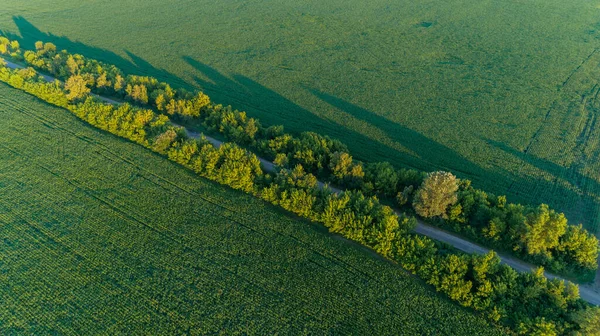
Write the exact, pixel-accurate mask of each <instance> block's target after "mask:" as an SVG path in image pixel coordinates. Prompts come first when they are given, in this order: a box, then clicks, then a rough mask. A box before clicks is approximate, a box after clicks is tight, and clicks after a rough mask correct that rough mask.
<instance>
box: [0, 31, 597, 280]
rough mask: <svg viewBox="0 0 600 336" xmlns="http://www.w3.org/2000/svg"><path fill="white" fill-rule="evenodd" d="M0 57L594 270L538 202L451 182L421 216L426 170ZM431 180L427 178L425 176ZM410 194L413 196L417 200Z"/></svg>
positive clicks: (162, 90) (207, 107)
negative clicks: (361, 157)
mask: <svg viewBox="0 0 600 336" xmlns="http://www.w3.org/2000/svg"><path fill="white" fill-rule="evenodd" d="M0 44H1V45H3V46H4V47H3V50H5V54H6V55H9V56H12V57H16V58H21V59H23V60H24V61H25V62H26V63H27V64H29V65H31V66H32V67H34V68H36V69H38V70H40V71H43V72H47V73H49V74H51V75H53V76H55V77H56V78H59V79H61V80H63V81H65V83H66V84H65V88H66V91H67V98H69V99H71V100H73V99H76V98H80V97H83V96H85V95H86V94H87V93H88V92H89V91H90V90H92V91H93V92H95V93H97V94H100V95H103V96H109V97H114V98H115V99H120V100H123V101H127V102H129V103H130V104H133V105H139V106H141V107H144V108H152V109H154V111H155V112H158V113H160V114H164V115H167V116H169V117H170V118H172V119H173V120H174V121H176V122H178V123H180V124H183V125H185V126H187V127H190V128H198V127H201V128H204V129H207V130H208V131H210V132H215V133H218V134H220V135H222V136H223V137H225V138H226V139H228V140H229V141H232V142H235V143H236V144H238V145H239V146H242V147H246V148H249V149H252V150H254V151H256V152H257V153H259V155H261V156H263V157H265V158H267V159H269V160H272V161H274V162H275V163H276V164H277V165H279V166H281V167H284V168H287V169H293V168H294V167H296V166H297V165H301V166H302V169H303V171H304V172H307V173H310V174H312V175H314V176H315V177H317V178H318V179H320V180H323V181H328V182H330V183H333V184H335V185H337V186H340V187H344V188H347V189H350V190H356V191H360V192H361V194H362V195H366V196H377V197H378V198H379V199H381V200H387V201H388V203H391V202H392V201H396V202H397V204H398V205H399V206H400V207H402V208H403V209H404V210H406V211H410V212H413V213H416V214H417V215H419V216H420V217H421V218H423V219H425V220H427V221H428V222H430V223H433V224H436V225H438V226H441V227H444V228H446V229H450V230H452V231H454V232H457V233H460V234H462V235H464V236H466V237H468V238H470V239H472V240H475V241H478V242H482V243H484V244H486V245H488V246H491V247H494V248H497V249H501V250H503V251H506V252H509V253H512V254H513V255H516V256H518V257H520V258H522V259H523V260H525V261H528V262H531V263H534V264H536V265H541V266H544V267H546V268H547V269H549V270H551V271H552V272H555V273H557V274H562V275H567V276H570V277H574V278H577V279H579V280H581V281H591V280H593V277H594V275H595V271H596V269H597V267H598V263H597V258H598V240H597V238H596V237H595V236H594V235H592V234H591V233H589V232H587V231H586V230H585V229H583V228H582V226H581V225H579V226H576V225H568V224H567V219H566V218H565V216H564V215H563V214H560V213H557V212H555V211H554V210H552V209H549V207H548V206H547V205H545V204H542V205H539V206H524V205H520V204H512V203H507V201H506V197H505V196H496V195H493V194H491V193H487V192H485V191H483V190H478V189H475V188H473V187H471V182H470V181H469V180H466V179H463V180H458V179H455V183H454V186H455V189H454V190H452V192H450V195H448V197H449V198H448V199H447V202H445V203H443V204H437V205H436V209H435V211H433V212H432V211H429V210H428V207H431V202H430V201H427V200H425V199H423V196H424V195H426V193H425V192H424V189H427V188H431V186H428V185H427V184H424V179H425V177H426V176H427V174H426V173H425V172H421V171H416V170H407V169H395V168H394V167H393V166H392V165H391V164H390V163H388V162H377V163H366V164H365V163H363V162H360V161H357V160H354V159H353V157H352V155H351V153H349V151H348V148H347V147H346V146H345V145H344V144H343V143H341V142H340V141H337V140H334V139H330V138H329V137H327V136H322V135H319V134H317V133H313V132H304V133H301V134H299V135H298V136H294V135H292V134H290V133H285V132H284V130H283V126H270V127H263V126H262V125H261V123H260V121H259V120H257V119H254V118H249V117H247V115H246V113H245V112H240V111H236V110H232V109H231V107H229V106H223V105H220V104H214V103H212V102H211V101H210V98H209V97H208V96H207V95H205V94H204V93H202V92H195V93H192V92H188V91H186V90H182V89H174V88H172V87H171V86H170V85H169V84H168V83H164V82H160V81H158V80H157V79H155V78H152V77H144V76H135V75H125V74H124V73H123V72H122V71H121V70H119V69H118V68H116V67H115V66H113V65H109V64H105V63H102V62H99V61H97V60H94V59H89V58H86V57H84V56H82V55H78V54H70V53H68V52H67V51H65V50H63V51H57V48H56V46H55V45H53V44H52V43H43V42H41V41H40V42H38V43H36V45H35V47H36V50H35V51H29V50H27V51H24V52H23V53H21V52H20V49H19V48H20V47H19V45H18V43H17V42H16V41H9V40H8V39H5V38H3V39H2V40H1V41H0ZM430 178H431V177H430ZM415 196H418V197H416V199H415Z"/></svg>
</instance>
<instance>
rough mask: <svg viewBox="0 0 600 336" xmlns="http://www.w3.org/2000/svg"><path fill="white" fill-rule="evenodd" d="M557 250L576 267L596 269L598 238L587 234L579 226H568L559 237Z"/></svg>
mask: <svg viewBox="0 0 600 336" xmlns="http://www.w3.org/2000/svg"><path fill="white" fill-rule="evenodd" d="M560 240H561V241H560V245H559V247H558V250H559V251H561V252H565V253H566V255H567V256H569V257H570V258H571V259H572V260H575V262H577V264H578V265H580V266H581V267H584V268H587V269H592V270H593V269H596V268H597V267H598V238H596V237H595V236H593V235H592V234H591V233H589V232H587V231H586V230H585V229H584V228H583V227H582V226H581V224H579V225H577V226H573V225H569V226H568V228H567V233H566V234H565V235H564V236H563V237H561V239H560Z"/></svg>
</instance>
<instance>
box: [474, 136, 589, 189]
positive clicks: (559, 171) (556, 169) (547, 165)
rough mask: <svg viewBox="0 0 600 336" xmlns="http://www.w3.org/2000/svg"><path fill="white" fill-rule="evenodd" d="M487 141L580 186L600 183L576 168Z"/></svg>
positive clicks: (587, 186) (496, 142)
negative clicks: (572, 168)
mask: <svg viewBox="0 0 600 336" xmlns="http://www.w3.org/2000/svg"><path fill="white" fill-rule="evenodd" d="M486 142H487V143H488V144H490V145H491V146H494V147H496V148H498V149H500V150H502V151H504V152H506V153H508V154H511V155H513V156H515V157H517V158H519V159H520V160H522V161H524V162H527V163H529V164H530V165H532V166H534V167H536V168H538V169H540V170H543V171H545V172H547V173H549V174H552V175H553V176H554V177H557V178H561V177H562V178H565V177H568V180H569V182H571V183H573V184H575V185H576V186H577V187H578V188H581V189H583V188H587V189H590V190H598V189H599V187H600V183H598V181H596V180H594V179H592V178H589V177H587V176H585V175H583V174H581V173H579V172H578V171H576V170H570V169H569V168H566V167H563V166H560V165H557V164H556V163H554V162H551V161H548V160H545V159H541V158H538V157H535V156H533V155H527V154H525V153H523V152H521V151H518V150H516V149H514V148H512V147H509V146H507V145H506V144H505V143H501V142H498V141H494V140H491V139H487V140H486Z"/></svg>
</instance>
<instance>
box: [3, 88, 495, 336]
mask: <svg viewBox="0 0 600 336" xmlns="http://www.w3.org/2000/svg"><path fill="white" fill-rule="evenodd" d="M0 111H1V114H2V118H1V119H0V136H1V137H2V139H4V140H5V141H3V142H2V143H1V144H0V156H2V160H0V175H2V178H1V181H2V186H1V187H0V236H1V237H2V238H1V239H2V244H0V255H1V257H2V263H1V265H0V270H1V271H0V279H1V282H2V286H3V290H2V291H1V294H0V295H1V297H2V305H1V306H0V321H1V323H0V333H1V334H3V335H21V334H27V335H49V334H67V335H69V334H85V335H98V334H104V335H131V334H153V335H156V334H158V335H174V334H186V333H187V334H217V333H225V334H248V335H256V334H259V335H264V334H274V333H281V334H327V333H334V334H368V333H376V334H378V335H390V334H393V335H415V334H417V335H422V334H435V333H440V332H441V333H446V334H451V335H473V334H478V335H489V336H492V335H504V334H506V331H505V330H503V329H502V328H498V327H497V326H494V325H492V324H490V323H489V322H486V321H485V319H483V318H482V317H481V316H478V315H477V314H473V313H472V312H469V311H468V310H466V309H462V308H461V307H458V306H457V305H456V304H453V303H452V302H450V301H449V300H447V299H445V298H443V297H441V296H440V295H437V294H436V293H434V292H432V291H431V290H430V289H429V288H427V287H428V286H427V285H425V284H423V283H422V282H421V281H419V280H418V279H416V278H415V277H414V276H411V275H409V274H407V273H406V272H405V271H403V270H401V269H400V268H399V267H397V266H395V265H393V264H391V263H389V262H386V261H384V260H381V258H379V257H377V256H375V255H373V254H372V253H369V252H368V251H365V249H364V248H362V247H360V246H356V245H351V244H348V243H347V242H346V241H342V240H340V239H336V238H335V237H332V236H331V235H328V234H327V233H326V232H324V230H323V229H322V227H320V226H317V225H311V224H310V223H307V222H305V221H302V220H299V219H297V218H295V216H290V215H286V214H285V213H283V212H281V211H277V209H276V208H274V207H273V206H270V205H269V204H267V203H265V202H263V201H261V200H259V199H256V198H254V197H250V196H248V195H245V194H243V193H241V192H235V191H233V190H231V189H229V188H224V187H223V186H221V185H218V184H215V183H211V182H210V181H207V180H205V179H200V178H197V176H196V175H195V174H194V173H193V172H191V171H189V170H188V169H185V168H183V167H181V166H180V165H178V164H174V163H173V162H170V161H168V160H165V159H164V158H161V157H159V156H157V155H155V154H153V153H152V152H150V151H148V150H145V149H144V148H142V147H141V146H138V145H135V144H133V143H131V142H129V141H124V140H123V139H119V138H117V137H115V136H113V135H112V134H108V133H106V132H102V131H100V130H98V129H95V128H92V127H89V126H87V125H86V124H85V123H83V122H80V121H79V120H78V119H77V118H76V117H75V116H74V115H72V114H71V113H69V112H67V111H66V110H63V109H59V108H54V107H52V106H49V105H47V104H44V103H42V102H40V101H39V100H38V99H36V98H35V97H31V96H29V95H27V94H25V93H23V92H20V91H19V90H16V89H12V88H10V87H8V86H7V85H5V84H3V83H0Z"/></svg>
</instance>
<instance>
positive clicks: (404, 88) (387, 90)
mask: <svg viewBox="0 0 600 336" xmlns="http://www.w3.org/2000/svg"><path fill="white" fill-rule="evenodd" d="M48 3H49V1H48V0H29V1H21V0H5V1H3V4H4V9H5V10H4V11H3V12H2V13H0V29H1V30H2V31H3V33H4V35H8V36H10V37H11V39H13V40H14V39H18V40H19V42H21V46H23V47H26V48H27V49H33V48H34V43H35V41H38V40H42V41H49V42H52V43H54V44H55V45H56V46H57V48H58V49H59V50H60V49H63V48H66V49H67V50H69V51H71V52H73V53H79V54H83V55H86V56H88V57H92V58H96V59H99V60H103V61H105V62H107V63H110V64H115V65H116V66H118V67H119V68H121V69H123V70H124V71H125V72H126V73H130V74H144V75H148V76H152V77H155V78H158V79H159V80H161V81H165V82H168V83H171V84H172V85H177V87H180V86H184V87H185V88H186V89H188V90H191V89H198V88H201V89H202V90H203V91H204V92H205V93H207V94H208V95H209V96H210V97H211V98H212V99H213V100H214V101H216V102H225V103H227V104H232V105H233V106H234V107H235V108H237V109H239V110H244V111H247V112H248V117H253V118H258V119H260V120H261V122H263V125H264V126H269V125H277V124H282V125H284V126H285V129H286V131H288V132H291V133H293V134H299V133H300V132H302V131H313V132H317V133H319V134H325V135H328V136H330V137H332V138H336V139H340V140H341V141H342V142H343V143H345V144H346V145H348V147H349V149H350V152H351V153H352V156H353V157H354V158H355V159H360V160H362V161H364V162H371V161H372V162H375V161H390V162H391V163H392V164H393V165H394V166H395V167H404V168H415V169H418V170H420V171H436V170H443V171H450V172H453V173H454V174H456V175H457V176H458V177H459V178H461V179H470V180H472V181H473V186H475V187H476V188H477V189H482V190H486V191H488V192H491V193H493V194H495V195H507V198H508V200H509V202H512V203H523V204H540V203H547V204H548V205H549V206H550V208H553V209H556V210H557V211H558V212H564V213H565V214H566V217H567V218H568V219H569V222H570V223H574V224H577V223H583V225H584V228H586V229H587V230H589V231H590V232H593V233H595V234H598V233H599V230H598V224H599V223H600V215H599V214H600V207H599V206H598V205H599V204H600V202H599V200H600V183H599V181H600V177H599V175H600V174H599V172H600V161H599V160H597V159H596V158H597V157H598V152H599V149H600V146H599V144H600V134H599V132H600V128H598V127H597V125H598V124H597V123H594V122H593V120H594V119H595V118H596V117H597V113H596V112H595V108H597V106H598V101H597V99H596V97H597V95H596V91H597V89H598V87H596V88H594V87H595V84H596V83H597V82H598V79H599V78H600V68H599V67H598V66H597V65H598V63H599V62H600V53H598V52H595V49H596V48H597V40H598V36H599V33H600V30H598V27H597V22H598V20H597V13H596V11H597V8H596V7H597V3H595V2H593V1H589V0H582V1H571V2H568V1H564V0H545V1H541V0H533V1H519V2H516V3H515V2H503V1H484V2H482V1H477V0H467V1H458V0H450V1H445V2H440V1H438V2H436V3H435V4H434V5H431V4H430V3H428V2H425V1H409V0H400V1H394V2H391V1H389V0H376V1H371V2H368V3H366V2H361V1H357V0H354V1H342V0H331V1H323V2H318V3H317V2H314V1H311V2H309V1H293V2H289V1H287V2H282V1H266V2H262V1H261V2H255V3H251V4H250V3H249V4H245V5H240V4H239V3H238V2H233V1H231V2H227V3H219V5H215V4H214V3H210V4H208V3H204V4H202V5H200V6H199V5H198V3H197V2H196V1H190V0H182V1H180V2H179V3H178V5H177V6H170V5H168V4H166V3H164V2H163V1H158V0H147V1H137V2H134V1H129V2H127V3H124V4H123V5H122V6H121V7H118V6H114V5H112V4H111V3H108V2H101V1H97V2H91V1H88V2H86V5H85V6H82V5H81V3H80V2H78V1H73V0H58V1H53V2H52V5H51V6H50V5H48ZM73 18H79V19H78V20H74V19H73ZM156 22H160V24H156ZM258 22H260V23H262V24H257V23H258ZM141 26H143V28H144V29H140V27H141ZM565 50H568V51H569V52H568V53H567V52H565ZM548 60H552V61H551V62H549V61H548ZM582 97H584V98H583V99H582Z"/></svg>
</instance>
